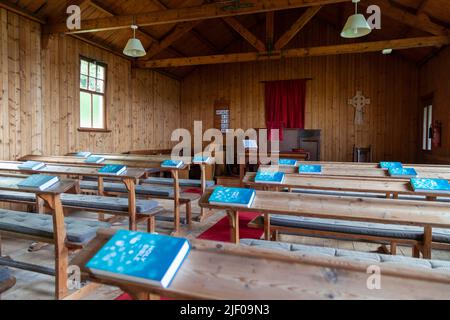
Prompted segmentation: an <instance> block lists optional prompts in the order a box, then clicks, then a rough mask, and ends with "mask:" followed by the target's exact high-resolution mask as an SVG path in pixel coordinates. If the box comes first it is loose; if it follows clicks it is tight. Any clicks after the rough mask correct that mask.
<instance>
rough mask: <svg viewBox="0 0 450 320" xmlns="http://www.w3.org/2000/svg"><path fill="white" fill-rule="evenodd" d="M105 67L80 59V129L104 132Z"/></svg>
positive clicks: (101, 64)
mask: <svg viewBox="0 0 450 320" xmlns="http://www.w3.org/2000/svg"><path fill="white" fill-rule="evenodd" d="M105 87H106V65H105V64H103V63H101V62H97V61H95V60H91V59H87V58H83V57H81V58H80V129H82V130H83V129H86V130H106V112H105Z"/></svg>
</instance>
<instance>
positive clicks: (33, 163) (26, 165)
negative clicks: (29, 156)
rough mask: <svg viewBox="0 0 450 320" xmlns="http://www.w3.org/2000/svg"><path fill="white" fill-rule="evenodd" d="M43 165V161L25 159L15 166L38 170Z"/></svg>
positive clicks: (21, 168)
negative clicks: (25, 160)
mask: <svg viewBox="0 0 450 320" xmlns="http://www.w3.org/2000/svg"><path fill="white" fill-rule="evenodd" d="M43 167H45V163H43V162H36V161H27V162H24V163H22V164H19V165H18V166H17V168H19V169H20V170H33V171H34V170H39V169H42V168H43Z"/></svg>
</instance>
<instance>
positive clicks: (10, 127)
mask: <svg viewBox="0 0 450 320" xmlns="http://www.w3.org/2000/svg"><path fill="white" fill-rule="evenodd" d="M40 33H41V31H40V26H39V24H37V23H34V22H31V21H29V20H28V19H25V18H22V17H19V16H17V15H15V14H10V13H9V12H7V11H6V10H4V9H0V66H1V68H0V72H1V74H0V117H1V126H0V158H1V159H14V158H16V157H18V156H20V155H22V154H26V153H31V152H40V151H41V150H42V118H43V113H42V108H41V101H42V98H41V59H40V46H41V43H40V42H41V35H40Z"/></svg>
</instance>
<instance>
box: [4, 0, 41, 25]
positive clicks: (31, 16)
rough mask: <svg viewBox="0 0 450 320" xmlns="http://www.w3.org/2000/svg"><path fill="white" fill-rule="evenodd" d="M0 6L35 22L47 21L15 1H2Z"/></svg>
mask: <svg viewBox="0 0 450 320" xmlns="http://www.w3.org/2000/svg"><path fill="white" fill-rule="evenodd" d="M0 8H3V9H6V10H8V11H11V12H14V13H15V14H18V15H20V16H22V17H25V18H28V19H30V20H32V21H34V22H37V23H40V24H46V23H47V22H46V21H45V20H43V19H41V18H38V17H37V16H36V15H34V14H33V13H32V12H29V11H27V10H25V9H23V8H21V7H19V6H18V5H15V4H13V3H9V2H6V1H0Z"/></svg>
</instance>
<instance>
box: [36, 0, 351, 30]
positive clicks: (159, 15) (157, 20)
mask: <svg viewBox="0 0 450 320" xmlns="http://www.w3.org/2000/svg"><path fill="white" fill-rule="evenodd" d="M342 2H348V0H276V1H275V0H249V2H248V3H249V4H251V5H250V6H248V7H247V6H245V7H242V8H240V9H234V10H233V9H230V8H229V6H224V4H223V3H211V4H204V5H200V6H194V7H184V8H177V9H168V10H161V11H154V12H148V13H141V14H137V15H134V16H133V15H129V16H115V17H109V18H100V19H89V20H84V21H83V20H82V23H81V29H80V30H74V31H73V30H72V31H71V30H68V29H67V26H66V24H65V23H58V24H53V25H47V26H46V27H45V28H44V32H45V33H86V32H98V31H107V30H117V29H126V28H129V27H130V25H131V24H132V23H133V21H135V23H136V24H137V25H139V26H141V27H145V26H152V25H160V24H170V23H179V22H186V21H195V20H203V19H215V18H224V17H230V16H236V15H245V14H255V13H261V12H269V11H276V10H285V9H294V8H300V7H310V6H321V5H326V4H333V3H342Z"/></svg>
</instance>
